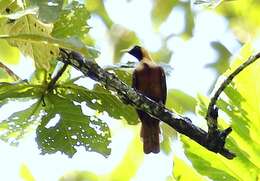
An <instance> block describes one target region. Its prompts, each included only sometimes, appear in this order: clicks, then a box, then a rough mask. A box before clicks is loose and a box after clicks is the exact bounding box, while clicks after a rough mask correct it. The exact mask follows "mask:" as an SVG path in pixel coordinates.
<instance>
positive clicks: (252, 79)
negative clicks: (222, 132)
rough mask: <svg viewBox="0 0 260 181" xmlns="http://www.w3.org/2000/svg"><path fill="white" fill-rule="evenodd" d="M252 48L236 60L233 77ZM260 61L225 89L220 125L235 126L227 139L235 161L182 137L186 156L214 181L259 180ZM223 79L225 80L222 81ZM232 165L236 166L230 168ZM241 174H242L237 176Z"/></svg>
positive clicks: (202, 104)
mask: <svg viewBox="0 0 260 181" xmlns="http://www.w3.org/2000/svg"><path fill="white" fill-rule="evenodd" d="M251 54H252V49H251V46H250V45H245V46H244V47H243V48H242V49H241V51H240V54H239V55H238V56H237V57H236V58H235V60H234V61H233V63H232V65H231V67H230V69H229V70H228V71H227V72H225V73H224V75H225V76H226V75H229V74H230V73H231V72H232V71H234V69H236V68H237V67H238V66H239V65H241V63H243V62H244V61H245V60H247V58H248V57H249V55H251ZM259 72H260V62H255V63H254V64H253V65H250V66H249V67H247V68H246V69H245V70H243V71H242V72H241V73H240V74H239V75H237V77H236V78H235V79H234V80H233V83H232V84H231V85H230V86H229V87H227V89H226V90H225V97H224V98H223V99H220V100H219V101H218V107H219V110H221V111H222V114H221V115H220V117H219V126H220V127H221V129H224V128H226V127H227V126H228V124H231V126H232V129H233V131H232V133H231V134H230V135H229V136H228V138H227V143H226V147H227V148H228V149H230V150H231V151H233V152H234V153H235V154H236V158H235V159H233V160H227V159H226V158H224V157H223V156H220V155H219V154H218V155H217V154H215V153H212V152H210V151H208V150H206V149H205V148H203V147H201V146H200V145H198V144H197V143H195V142H193V141H191V140H189V139H188V138H186V137H184V136H182V138H181V139H182V141H183V143H184V148H185V154H186V155H187V157H188V158H189V159H190V160H191V161H192V165H193V167H194V168H195V169H196V170H197V171H198V172H199V173H200V174H202V175H205V176H208V177H209V178H211V179H213V180H249V181H251V180H252V181H253V180H257V179H258V177H259V173H260V164H259V163H260V156H259V152H260V147H259V145H260V142H259V139H257V138H259V136H260V135H259V131H258V130H259V129H260V125H259V121H258V120H259V119H260V118H259V115H260V113H259V105H260V99H258V97H259V96H257V95H258V94H259V91H260V86H259V84H258V82H259V81H260V80H259V78H258V77H259V76H257V75H258V74H259ZM221 80H222V79H221ZM198 100H199V104H198V108H197V113H198V114H200V115H202V116H205V114H206V111H207V105H208V103H209V100H208V98H206V97H203V96H200V97H199V99H198ZM229 165H232V167H230V166H229ZM237 173H239V174H237Z"/></svg>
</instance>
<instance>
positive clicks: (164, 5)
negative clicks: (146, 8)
mask: <svg viewBox="0 0 260 181" xmlns="http://www.w3.org/2000/svg"><path fill="white" fill-rule="evenodd" d="M177 4H178V1H177V0H155V1H154V4H153V9H152V22H153V25H154V27H155V28H156V29H158V28H159V27H160V25H161V24H162V23H163V22H164V21H165V20H166V19H167V18H168V16H169V15H170V13H171V11H172V9H173V7H174V6H176V5H177Z"/></svg>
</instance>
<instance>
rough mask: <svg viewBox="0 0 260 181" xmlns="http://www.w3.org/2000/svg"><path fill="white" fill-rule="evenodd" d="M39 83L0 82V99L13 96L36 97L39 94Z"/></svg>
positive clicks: (40, 88) (40, 89) (12, 97)
mask: <svg viewBox="0 0 260 181" xmlns="http://www.w3.org/2000/svg"><path fill="white" fill-rule="evenodd" d="M41 91H42V87H41V86H40V85H35V86H33V85H28V84H27V83H26V82H19V83H5V82H1V83H0V100H3V99H14V98H31V99H33V98H37V97H39V96H40V95H41V93H42V92H41Z"/></svg>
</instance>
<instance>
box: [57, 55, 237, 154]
mask: <svg viewBox="0 0 260 181" xmlns="http://www.w3.org/2000/svg"><path fill="white" fill-rule="evenodd" d="M68 56H69V57H68ZM59 60H60V61H62V62H63V63H65V64H69V65H71V66H73V67H74V68H76V69H78V70H79V71H81V72H82V73H83V74H84V75H86V76H88V77H90V78H91V79H93V80H95V81H97V82H100V83H101V84H102V85H104V86H105V87H106V88H107V89H109V90H112V91H115V92H117V95H118V96H119V98H120V99H121V100H122V101H123V102H127V103H129V104H130V105H132V106H134V107H135V108H136V109H139V110H142V111H145V112H147V113H149V114H150V115H151V116H153V117H156V118H158V119H159V120H161V121H163V122H165V123H166V124H168V125H170V126H171V127H172V128H174V129H175V130H176V131H178V132H179V133H181V134H184V135H186V136H188V137H189V138H191V139H192V140H194V141H196V142H197V143H199V144H200V145H202V146H203V147H205V148H207V149H208V150H210V151H213V152H215V153H219V154H221V155H222V156H224V157H226V158H228V159H233V158H234V157H235V154H233V153H231V152H230V151H229V150H227V149H226V148H224V145H225V139H226V137H227V135H228V134H229V133H230V132H231V130H232V129H231V128H228V129H226V130H224V131H217V132H216V135H217V136H215V137H214V138H211V139H209V137H208V133H207V132H206V131H204V130H203V129H201V128H199V127H197V126H195V125H194V124H192V121H191V120H190V119H189V118H188V117H184V116H181V115H178V114H176V113H174V112H171V111H170V110H168V109H167V108H165V107H164V105H162V104H158V103H156V102H154V101H153V100H151V99H149V98H148V97H146V96H144V95H142V94H141V93H139V92H137V91H136V90H134V89H133V88H131V87H129V86H128V85H126V84H125V83H123V82H122V81H121V80H120V79H118V78H117V77H116V76H115V75H114V74H112V73H109V72H107V71H105V70H104V69H102V68H101V67H100V66H99V65H98V64H96V63H95V62H94V61H92V60H87V59H84V57H82V56H81V55H80V54H79V53H77V52H73V51H72V52H70V53H69V54H68V53H64V51H61V57H60V58H59Z"/></svg>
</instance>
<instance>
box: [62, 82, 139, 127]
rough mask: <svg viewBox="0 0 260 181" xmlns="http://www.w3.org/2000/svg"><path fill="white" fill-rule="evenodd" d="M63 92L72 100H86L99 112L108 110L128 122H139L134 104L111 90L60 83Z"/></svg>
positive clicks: (114, 116) (132, 123) (97, 86)
mask: <svg viewBox="0 0 260 181" xmlns="http://www.w3.org/2000/svg"><path fill="white" fill-rule="evenodd" d="M59 88H62V89H60V90H59V91H61V94H62V95H63V96H64V97H65V96H66V97H69V98H70V99H71V100H74V101H77V102H82V101H86V104H87V106H88V107H90V108H92V109H94V110H97V111H99V112H101V113H102V112H107V113H108V114H109V116H111V117H113V118H116V119H125V120H126V121H127V122H128V124H131V125H134V124H137V123H138V122H139V121H138V117H137V114H136V111H135V109H134V108H133V107H132V106H129V105H125V104H123V103H122V102H121V101H120V100H119V99H118V98H117V97H116V96H115V95H112V94H111V92H110V91H108V90H106V89H104V88H102V87H101V86H99V85H96V86H95V88H94V89H93V90H88V89H86V88H84V87H82V86H78V85H75V84H70V83H68V84H62V85H59Z"/></svg>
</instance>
